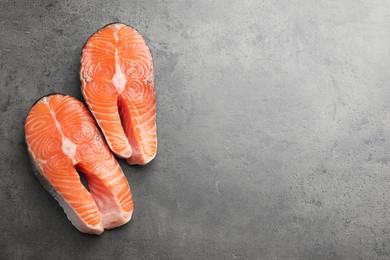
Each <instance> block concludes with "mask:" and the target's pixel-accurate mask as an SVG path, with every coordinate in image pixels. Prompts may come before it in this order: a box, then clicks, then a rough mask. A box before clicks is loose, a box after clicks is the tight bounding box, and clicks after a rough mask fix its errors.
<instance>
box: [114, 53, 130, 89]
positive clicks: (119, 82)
mask: <svg viewBox="0 0 390 260" xmlns="http://www.w3.org/2000/svg"><path fill="white" fill-rule="evenodd" d="M112 83H113V84H114V86H115V88H116V91H117V92H118V93H119V94H120V93H122V92H123V90H125V86H126V83H127V79H126V76H125V74H124V73H123V72H122V69H121V66H120V64H119V57H118V50H117V49H115V75H114V77H112Z"/></svg>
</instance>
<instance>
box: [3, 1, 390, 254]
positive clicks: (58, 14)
mask: <svg viewBox="0 0 390 260" xmlns="http://www.w3.org/2000/svg"><path fill="white" fill-rule="evenodd" d="M114 21H121V22H124V23H127V24H130V25H132V26H134V27H136V28H137V29H138V30H139V31H140V32H141V33H142V34H143V35H144V37H145V38H146V40H147V41H148V43H149V46H150V48H151V50H152V53H153V56H154V60H155V72H156V85H157V98H158V114H157V118H158V137H159V150H158V156H157V158H156V159H155V160H154V161H153V162H152V163H150V164H149V165H148V166H146V167H131V166H128V165H126V164H125V162H124V161H120V162H121V165H122V168H123V170H124V172H125V174H126V176H127V178H128V180H129V182H130V184H131V187H132V190H133V195H134V203H135V212H134V217H133V219H132V221H131V222H130V223H129V224H128V225H126V226H124V227H122V228H119V229H116V230H112V231H108V232H106V233H104V234H103V236H101V237H96V236H89V235H85V234H81V233H79V232H78V231H77V230H76V229H75V228H74V227H73V226H72V225H71V223H70V222H69V221H68V220H67V219H66V216H65V214H64V213H63V211H62V209H61V208H60V207H59V206H58V204H57V202H56V201H55V200H54V199H53V198H52V197H51V196H50V195H49V193H47V192H46V191H45V190H44V189H43V188H42V187H41V186H40V185H39V183H38V180H37V179H36V177H35V176H34V175H33V172H32V168H31V166H30V165H29V162H28V155H27V152H26V149H25V146H24V144H23V139H24V133H23V124H24V119H25V116H26V114H27V111H28V109H29V107H30V106H31V105H32V104H33V102H34V101H35V100H36V99H38V98H39V97H41V96H43V95H45V94H49V93H52V92H60V93H67V94H70V95H73V96H75V97H78V98H81V93H80V89H79V87H80V82H79V79H78V69H79V55H80V51H81V48H82V46H83V44H84V42H85V41H86V40H87V38H88V37H89V36H90V34H92V33H93V32H94V31H96V30H97V29H99V28H100V27H102V26H104V25H105V24H106V23H110V22H114ZM0 23H1V26H0V94H1V95H0V96H1V103H0V109H1V114H0V118H1V120H0V122H1V128H0V147H1V151H0V153H1V154H0V167H1V174H0V227H1V232H0V234H1V235H0V258H1V259H32V258H36V259H38V258H40V259H50V258H51V259H205V258H210V259H235V258H236V259H389V258H390V225H389V215H390V207H389V202H390V191H389V187H390V185H389V184H390V171H389V169H390V26H389V24H390V2H389V1H387V0H383V1H379V0H372V1H355V0H337V1H336V0H335V1H325V0H324V1H322V0H321V1H320V0H319V1H311V0H307V1H302V0H297V1H285V0H276V1H260V0H252V1H249V0H246V1H222V0H221V1H206V0H203V1H197V0H193V1H181V0H159V1H154V2H150V1H141V0H138V1H124V0H123V1H115V3H114V1H92V0H87V1H7V0H1V1H0ZM37 257H38V258H37Z"/></svg>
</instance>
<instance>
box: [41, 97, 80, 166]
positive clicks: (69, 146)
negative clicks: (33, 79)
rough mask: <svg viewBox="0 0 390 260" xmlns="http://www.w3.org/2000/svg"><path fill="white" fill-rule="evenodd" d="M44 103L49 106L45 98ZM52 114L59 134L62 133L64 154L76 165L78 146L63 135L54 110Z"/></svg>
mask: <svg viewBox="0 0 390 260" xmlns="http://www.w3.org/2000/svg"><path fill="white" fill-rule="evenodd" d="M43 102H44V103H45V104H47V100H46V98H45V100H43ZM50 113H51V115H52V116H53V119H54V123H55V125H56V127H57V130H58V132H59V133H60V135H61V139H62V152H63V153H64V154H65V155H66V156H68V157H69V159H71V160H72V162H73V163H74V164H76V163H77V161H76V150H77V145H76V144H75V143H73V142H72V141H71V140H69V139H68V138H67V137H66V136H65V135H64V134H63V133H62V130H61V126H60V123H58V121H57V119H56V117H55V114H54V112H53V111H52V110H50Z"/></svg>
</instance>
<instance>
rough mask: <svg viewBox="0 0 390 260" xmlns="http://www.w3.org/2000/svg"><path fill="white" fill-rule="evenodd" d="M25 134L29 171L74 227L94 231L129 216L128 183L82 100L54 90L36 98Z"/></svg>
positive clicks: (131, 206)
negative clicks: (31, 166) (32, 171)
mask: <svg viewBox="0 0 390 260" xmlns="http://www.w3.org/2000/svg"><path fill="white" fill-rule="evenodd" d="M25 134H26V143H27V148H28V152H29V154H30V157H31V159H32V162H33V165H34V168H35V171H34V172H35V174H36V175H37V177H38V179H39V180H40V182H41V183H42V185H43V186H44V187H45V188H46V189H47V190H48V191H49V192H50V194H51V195H52V196H53V197H54V198H55V199H56V200H57V201H58V202H59V204H60V205H61V207H62V208H63V209H64V211H65V213H66V215H67V217H68V219H69V220H70V221H71V222H72V224H73V225H74V226H75V227H76V228H77V229H78V230H80V231H81V232H84V233H91V234H97V235H100V234H101V233H103V231H104V229H110V228H115V227H118V226H121V225H123V224H125V223H127V222H128V221H129V220H130V218H131V216H132V213H133V199H132V195H131V191H130V187H129V184H128V182H127V180H126V177H125V175H124V174H123V172H122V169H121V167H120V166H119V164H118V162H117V161H116V159H115V157H114V155H113V154H112V153H111V151H110V149H109V148H108V146H107V145H106V143H105V141H104V138H103V136H102V135H101V133H100V131H99V129H98V127H97V125H96V122H95V120H94V119H93V117H92V116H91V114H90V113H89V111H88V109H87V108H86V107H85V105H84V104H83V103H81V102H80V101H79V100H77V99H76V98H73V97H70V96H63V95H59V94H55V95H50V96H46V97H43V98H41V99H40V100H39V101H38V102H37V103H36V104H35V105H34V106H33V107H32V108H31V110H30V112H29V113H28V116H27V119H26V123H25ZM78 172H81V173H83V174H84V175H85V177H86V179H87V182H88V189H89V190H87V189H86V188H85V187H84V185H83V184H82V182H81V181H80V176H79V174H78Z"/></svg>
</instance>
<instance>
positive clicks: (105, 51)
mask: <svg viewBox="0 0 390 260" xmlns="http://www.w3.org/2000/svg"><path fill="white" fill-rule="evenodd" d="M80 79H81V83H82V86H81V90H82V94H83V96H84V99H85V101H86V103H87V104H88V107H89V109H90V110H91V112H92V114H93V116H94V117H95V119H96V121H97V123H98V125H99V126H100V128H101V130H102V132H103V134H104V136H105V138H106V140H107V143H108V145H109V147H110V148H111V150H112V151H113V152H114V153H115V155H117V156H118V157H121V158H126V159H127V162H128V163H129V164H147V163H148V162H150V161H151V160H152V159H153V158H154V157H155V156H156V152H157V135H156V97H155V88H154V79H153V61H152V56H151V53H150V50H149V48H148V46H147V45H146V42H145V40H144V39H143V37H142V36H141V35H140V34H139V33H138V32H137V31H136V30H135V29H133V28H131V27H129V26H126V25H124V24H119V23H115V24H110V25H107V26H106V27H104V28H103V29H101V30H99V31H98V32H96V33H95V34H93V35H92V36H91V37H90V38H89V39H88V41H87V43H86V44H85V46H84V48H83V51H82V56H81V68H80Z"/></svg>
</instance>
